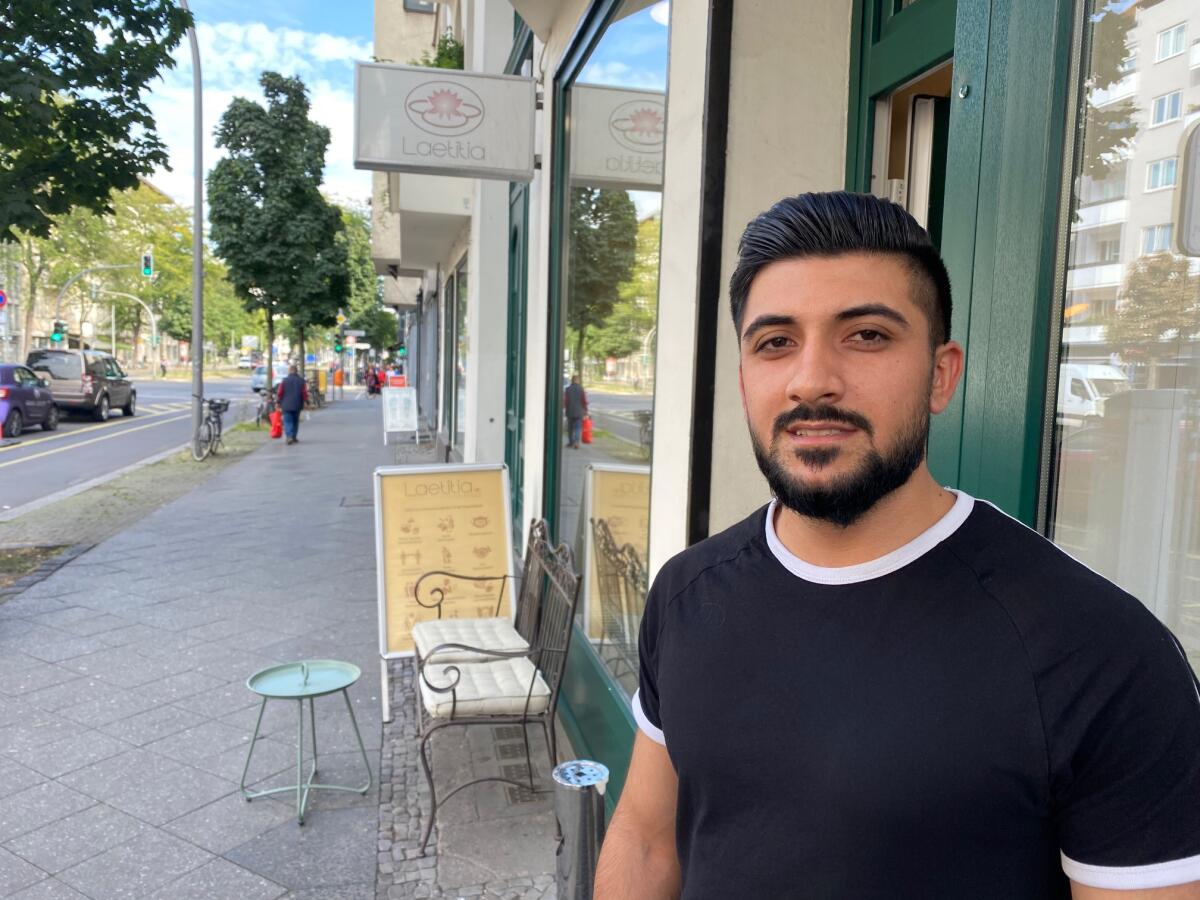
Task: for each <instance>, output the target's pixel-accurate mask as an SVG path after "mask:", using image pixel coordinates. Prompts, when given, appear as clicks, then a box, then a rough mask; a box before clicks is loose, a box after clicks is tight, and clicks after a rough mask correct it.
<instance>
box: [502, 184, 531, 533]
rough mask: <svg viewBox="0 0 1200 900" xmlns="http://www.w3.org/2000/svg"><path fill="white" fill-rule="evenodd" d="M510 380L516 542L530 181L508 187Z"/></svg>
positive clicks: (508, 436)
mask: <svg viewBox="0 0 1200 900" xmlns="http://www.w3.org/2000/svg"><path fill="white" fill-rule="evenodd" d="M508 234H509V242H508V343H507V344H506V345H505V346H506V347H507V348H508V384H507V386H506V388H505V397H504V415H505V419H506V421H505V423H504V462H505V464H506V465H507V466H508V483H509V490H510V491H511V496H510V497H509V503H510V505H511V507H512V527H513V546H514V547H518V546H520V544H521V535H522V534H524V525H523V521H524V503H523V497H524V493H525V329H526V312H527V310H528V293H529V292H528V273H529V185H527V184H525V183H524V182H519V181H515V182H512V183H510V185H509V189H508Z"/></svg>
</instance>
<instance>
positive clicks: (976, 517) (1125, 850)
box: [633, 494, 1200, 900]
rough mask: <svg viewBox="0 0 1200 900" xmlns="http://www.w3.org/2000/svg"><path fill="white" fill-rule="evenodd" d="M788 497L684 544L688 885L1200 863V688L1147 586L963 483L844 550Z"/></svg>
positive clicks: (656, 623) (679, 605)
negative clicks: (817, 540) (939, 502)
mask: <svg viewBox="0 0 1200 900" xmlns="http://www.w3.org/2000/svg"><path fill="white" fill-rule="evenodd" d="M773 512H774V507H773V506H770V507H767V508H766V509H765V510H759V511H758V512H757V513H755V514H754V515H753V516H751V517H750V518H748V519H747V520H745V521H744V522H742V523H741V524H739V525H736V526H734V527H733V528H731V529H729V530H728V531H725V532H723V533H722V534H719V535H716V536H715V537H712V538H710V539H708V540H707V541H704V542H703V543H701V544H698V545H696V546H694V547H692V548H690V549H689V550H687V551H685V552H684V553H682V554H680V555H679V556H677V557H675V558H674V559H673V560H671V562H670V563H668V564H667V565H666V566H665V567H664V569H663V571H662V572H661V573H660V574H659V576H658V577H657V579H656V580H655V583H654V587H653V589H652V590H651V592H650V596H649V599H648V601H647V606H646V612H645V616H644V619H643V622H642V631H641V642H640V645H641V661H642V669H641V684H640V688H639V690H638V693H637V695H636V696H635V698H634V704H633V705H634V714H635V716H636V718H637V719H638V723H639V726H640V727H641V729H642V730H643V731H644V732H645V733H646V734H648V735H649V736H650V737H652V738H654V739H655V740H658V741H659V742H662V743H665V744H666V748H667V751H668V753H669V754H670V757H671V760H672V762H673V764H674V766H675V770H676V772H677V774H678V776H679V798H678V801H679V802H678V813H677V826H676V840H677V845H678V850H679V857H680V864H681V867H682V871H683V883H684V890H683V896H684V897H685V898H687V900H700V898H704V900H708V898H712V900H728V898H735V897H736V898H741V897H754V898H756V900H767V898H775V897H822V898H824V897H838V898H843V897H844V898H874V897H879V898H884V897H886V898H898V897H919V898H934V897H936V898H971V900H983V898H1021V900H1039V898H1067V897H1069V895H1070V890H1069V885H1068V881H1067V877H1068V876H1069V877H1070V878H1072V879H1074V880H1076V881H1079V882H1081V883H1084V884H1091V885H1094V886H1098V887H1108V888H1127V889H1128V888H1138V887H1141V888H1147V887H1159V886H1163V885H1169V884H1180V883H1186V882H1189V881H1192V880H1197V879H1200V693H1198V690H1197V683H1196V679H1195V677H1194V676H1193V674H1192V672H1191V669H1190V667H1189V665H1188V663H1187V661H1186V658H1185V656H1184V655H1183V651H1182V648H1181V647H1180V645H1179V643H1178V642H1177V641H1176V640H1175V639H1174V637H1173V636H1172V635H1171V634H1170V632H1169V631H1168V630H1167V629H1166V628H1165V627H1164V626H1163V625H1162V624H1160V623H1159V622H1158V620H1157V619H1155V618H1154V616H1153V615H1152V614H1151V613H1150V612H1149V611H1148V610H1147V609H1146V608H1145V607H1144V606H1143V605H1142V604H1141V603H1139V602H1138V601H1137V600H1136V599H1134V598H1133V597H1131V596H1129V595H1128V594H1126V593H1124V592H1123V591H1121V590H1120V589H1118V588H1117V587H1115V586H1114V585H1113V584H1111V583H1110V582H1108V581H1106V580H1105V579H1103V578H1102V577H1100V576H1099V575H1097V574H1095V573H1094V572H1092V571H1091V570H1089V569H1087V568H1086V567H1084V566H1082V565H1080V564H1079V563H1077V562H1075V561H1074V560H1072V559H1071V558H1070V557H1068V556H1067V555H1065V554H1064V553H1062V552H1061V551H1060V550H1058V549H1057V548H1056V547H1055V546H1054V545H1053V544H1051V543H1050V542H1048V541H1046V540H1045V539H1044V538H1042V537H1041V536H1040V535H1038V534H1037V533H1035V532H1033V531H1031V530H1030V529H1028V528H1026V527H1025V526H1024V525H1021V524H1020V523H1018V522H1016V521H1015V520H1013V519H1011V518H1009V517H1007V516H1006V515H1004V514H1003V513H1002V512H1000V511H999V510H997V509H996V508H994V507H992V506H990V505H989V504H986V503H984V502H981V501H974V500H972V498H970V497H968V496H966V495H963V494H960V495H959V496H958V500H957V502H956V504H955V506H954V508H953V509H952V510H951V511H950V512H949V513H948V514H947V515H946V516H945V517H944V518H943V519H942V520H941V521H940V522H938V523H937V524H936V525H935V526H934V527H933V528H931V529H930V530H929V531H927V532H925V533H924V534H923V535H921V536H920V537H918V538H917V539H916V540H914V541H913V542H911V543H910V544H908V545H906V546H904V547H901V548H900V549H899V550H896V551H895V552H893V553H890V554H888V555H887V556H885V557H882V558H881V559H878V560H874V561H872V562H870V563H865V564H863V565H859V566H850V567H846V568H840V569H829V568H820V567H816V566H811V565H808V564H806V563H804V562H803V561H801V560H799V559H797V558H796V557H795V556H793V555H791V554H790V553H789V552H788V551H787V550H786V548H784V547H783V546H782V544H781V543H780V542H779V540H778V538H777V537H776V536H775V531H774V527H773V525H772V514H773Z"/></svg>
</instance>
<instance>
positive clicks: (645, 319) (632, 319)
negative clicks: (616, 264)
mask: <svg viewBox="0 0 1200 900" xmlns="http://www.w3.org/2000/svg"><path fill="white" fill-rule="evenodd" d="M661 234H662V220H661V219H659V218H657V217H652V218H647V219H645V220H643V221H642V222H639V223H638V232H637V250H636V255H635V261H634V264H633V270H632V272H631V273H630V275H629V280H627V281H625V282H622V283H621V285H620V286H619V287H618V288H617V296H618V298H619V299H618V300H617V302H616V303H615V304H613V309H612V312H611V313H610V314H609V316H608V318H607V319H605V320H604V322H603V323H602V324H601V325H600V326H598V327H597V328H595V329H594V330H593V331H592V334H591V337H590V338H589V339H588V344H587V349H588V354H589V355H590V356H593V357H596V358H601V359H603V358H605V357H609V356H615V357H617V358H620V357H622V356H629V355H630V354H631V353H640V352H641V350H642V348H643V346H645V340H646V335H648V334H649V333H650V330H651V329H652V328H654V324H655V321H656V319H657V313H658V247H659V238H660V236H661ZM649 349H650V351H651V352H653V349H654V348H653V346H650V348H649Z"/></svg>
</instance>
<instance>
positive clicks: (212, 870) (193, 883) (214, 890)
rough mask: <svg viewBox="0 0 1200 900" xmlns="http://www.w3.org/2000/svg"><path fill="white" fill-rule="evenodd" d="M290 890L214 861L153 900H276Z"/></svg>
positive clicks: (168, 886) (156, 894) (223, 861)
mask: <svg viewBox="0 0 1200 900" xmlns="http://www.w3.org/2000/svg"><path fill="white" fill-rule="evenodd" d="M286 893H287V888H285V887H283V886H282V885H278V884H275V883H274V882H272V881H268V880H267V879H265V878H263V877H262V876H260V875H255V874H254V873H253V872H248V871H247V870H245V869H243V868H242V867H241V866H235V865H234V864H233V863H231V862H227V861H226V860H223V859H214V860H213V861H212V862H210V863H206V864H205V865H203V866H201V867H200V868H198V869H194V870H192V871H191V872H188V873H187V874H186V875H184V876H183V877H182V878H180V879H177V880H176V881H172V882H171V883H170V884H168V885H166V886H165V887H162V888H159V890H158V891H156V892H155V893H154V894H152V895H151V900H212V898H214V897H230V898H232V897H236V898H238V900H274V898H276V897H281V896H283V895H284V894H286Z"/></svg>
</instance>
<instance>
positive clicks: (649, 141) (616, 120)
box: [608, 100, 667, 153]
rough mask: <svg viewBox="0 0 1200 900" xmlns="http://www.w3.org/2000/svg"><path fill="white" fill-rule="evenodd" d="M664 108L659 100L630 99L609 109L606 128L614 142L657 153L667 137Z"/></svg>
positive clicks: (637, 149)
mask: <svg viewBox="0 0 1200 900" xmlns="http://www.w3.org/2000/svg"><path fill="white" fill-rule="evenodd" d="M666 121H667V117H666V111H665V110H664V108H663V105H662V103H661V102H660V101H658V100H631V101H629V102H628V103H622V104H621V105H620V106H618V107H617V108H616V109H614V110H613V111H612V115H611V116H609V119H608V129H609V132H610V133H611V134H612V136H613V138H615V139H616V141H617V143H618V144H620V145H621V146H622V147H624V148H625V149H626V150H633V151H636V152H638V153H657V152H658V151H660V150H662V146H663V139H664V138H665V137H666V127H665V125H666Z"/></svg>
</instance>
